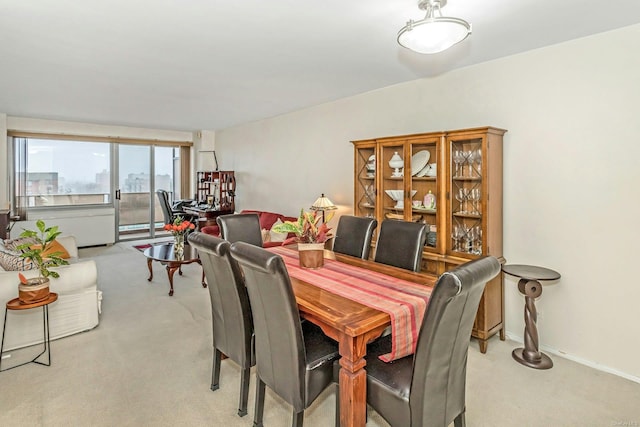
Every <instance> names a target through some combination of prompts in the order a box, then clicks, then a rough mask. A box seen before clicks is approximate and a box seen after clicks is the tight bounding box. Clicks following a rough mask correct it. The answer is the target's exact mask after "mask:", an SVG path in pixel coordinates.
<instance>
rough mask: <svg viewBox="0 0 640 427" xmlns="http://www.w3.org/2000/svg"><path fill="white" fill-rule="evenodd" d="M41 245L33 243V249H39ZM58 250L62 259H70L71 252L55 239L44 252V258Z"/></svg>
mask: <svg viewBox="0 0 640 427" xmlns="http://www.w3.org/2000/svg"><path fill="white" fill-rule="evenodd" d="M40 247H41V246H40V245H31V246H30V248H31V249H39V248H40ZM55 252H58V256H59V257H60V258H62V259H69V258H70V256H69V252H67V250H66V249H65V248H64V246H62V245H61V244H60V243H59V242H58V241H57V240H54V241H53V242H51V243H50V244H49V246H48V247H47V250H46V251H44V252H42V258H46V257H47V255H49V254H52V253H55Z"/></svg>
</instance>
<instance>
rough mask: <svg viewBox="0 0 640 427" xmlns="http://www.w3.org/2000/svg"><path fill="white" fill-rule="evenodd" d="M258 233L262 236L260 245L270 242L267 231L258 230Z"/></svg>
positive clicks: (269, 234)
mask: <svg viewBox="0 0 640 427" xmlns="http://www.w3.org/2000/svg"><path fill="white" fill-rule="evenodd" d="M260 233H261V234H262V243H266V242H270V241H271V233H270V231H269V230H260Z"/></svg>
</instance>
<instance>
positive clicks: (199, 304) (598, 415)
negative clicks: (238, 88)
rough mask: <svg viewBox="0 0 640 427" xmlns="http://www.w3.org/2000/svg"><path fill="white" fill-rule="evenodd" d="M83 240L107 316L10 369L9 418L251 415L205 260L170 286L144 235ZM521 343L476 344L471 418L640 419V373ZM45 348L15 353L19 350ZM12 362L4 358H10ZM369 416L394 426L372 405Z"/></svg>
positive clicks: (0, 417) (70, 422)
mask: <svg viewBox="0 0 640 427" xmlns="http://www.w3.org/2000/svg"><path fill="white" fill-rule="evenodd" d="M138 243H140V242H130V243H121V244H117V245H113V246H110V247H101V248H89V249H83V250H81V256H82V257H92V258H94V259H95V260H96V262H97V263H98V271H99V286H100V288H101V289H102V291H103V292H104V297H103V306H102V307H103V312H102V316H101V319H100V325H99V326H98V327H97V328H95V329H94V330H91V331H89V332H85V333H82V334H78V335H74V336H71V337H67V338H63V339H60V340H56V341H54V342H53V343H52V366H50V367H44V366H39V365H35V364H28V365H25V366H22V367H19V368H16V369H13V370H9V371H6V372H2V373H0V426H222V425H224V426H226V427H233V426H251V425H252V421H253V418H252V417H253V404H254V378H252V380H251V386H250V394H249V414H248V415H247V416H245V417H243V418H240V417H238V416H237V415H236V412H237V402H238V389H239V373H240V372H239V369H238V367H237V366H236V365H235V364H234V363H233V362H230V361H228V360H227V361H224V362H223V363H222V373H221V379H220V389H219V390H217V391H215V392H212V391H211V390H210V388H209V387H210V383H211V357H212V348H211V316H210V311H209V310H210V309H209V296H208V292H207V290H206V289H203V288H202V287H201V285H200V275H201V269H200V267H199V266H198V265H197V264H196V265H194V264H192V265H187V266H184V267H183V272H184V274H183V275H182V276H179V275H178V274H177V273H176V275H175V277H174V288H175V294H174V296H173V297H169V296H168V291H169V285H168V280H167V275H166V272H165V270H164V267H162V266H161V265H160V264H158V263H154V264H153V268H154V276H155V277H154V280H153V281H152V282H147V280H146V279H147V276H148V270H147V265H146V259H145V258H144V256H143V255H142V253H140V252H139V251H137V250H136V249H134V248H133V247H132V246H133V245H134V244H138ZM516 346H518V345H517V344H516V343H513V342H509V341H506V342H502V341H499V340H498V339H497V338H494V339H492V340H491V341H490V343H489V350H488V353H487V354H486V355H483V354H480V352H479V350H478V346H477V343H476V342H473V341H472V343H471V346H470V350H469V365H468V376H467V425H468V426H470V427H473V426H492V427H495V426H623V425H624V426H640V407H639V406H640V405H638V402H640V384H637V383H633V382H631V381H628V380H625V379H623V378H620V377H616V376H614V375H611V374H607V373H603V372H600V371H596V370H593V369H591V368H588V367H585V366H582V365H579V364H577V363H574V362H571V361H569V360H566V359H562V358H560V357H554V358H553V359H554V363H555V366H554V367H553V369H551V370H548V371H537V370H534V369H529V368H526V367H524V366H521V365H519V364H518V363H516V362H515V361H513V360H512V358H511V350H512V349H513V348H514V347H516ZM33 350H34V349H27V350H22V351H17V352H14V353H13V354H12V355H11V356H12V357H11V359H10V360H11V361H13V362H15V361H17V360H22V359H20V358H21V357H22V358H26V357H28V355H26V354H25V353H26V352H27V351H32V352H33ZM3 365H4V362H3ZM334 399H335V389H334V387H330V388H329V389H328V390H326V391H325V392H324V393H323V394H322V395H321V396H320V398H319V399H318V401H317V402H316V403H315V404H314V405H313V406H312V407H311V408H309V409H308V410H307V411H306V412H305V425H306V426H310V427H313V426H323V427H324V426H332V425H333V419H334V404H335V400H334ZM290 423H291V409H290V407H289V406H288V405H287V404H286V403H284V402H283V401H282V400H280V399H279V398H278V397H277V396H275V395H274V394H273V393H268V394H267V399H266V404H265V417H264V424H265V426H270V427H275V426H288V425H290ZM367 425H368V426H380V427H382V426H387V424H386V423H385V422H384V420H382V419H381V417H380V416H378V415H377V414H376V413H375V412H373V411H370V412H369V420H368V423H367Z"/></svg>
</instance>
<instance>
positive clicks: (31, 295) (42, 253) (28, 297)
mask: <svg viewBox="0 0 640 427" xmlns="http://www.w3.org/2000/svg"><path fill="white" fill-rule="evenodd" d="M36 227H37V228H38V230H37V231H35V230H24V231H23V232H22V233H21V234H20V237H22V238H27V239H29V242H26V243H23V244H21V245H19V246H18V247H17V249H18V250H19V251H22V253H21V254H20V256H21V257H22V258H26V259H29V260H31V262H32V263H33V264H34V265H35V267H36V269H37V270H38V274H39V275H38V277H34V278H32V279H26V278H25V277H24V276H23V275H22V274H19V275H18V276H19V277H20V285H19V286H18V293H19V297H20V301H21V302H23V303H25V304H31V303H34V302H38V301H43V300H45V299H47V298H49V277H55V278H58V277H60V274H59V273H58V272H57V271H55V270H50V268H51V267H58V266H60V265H67V264H69V262H68V261H67V260H66V259H63V258H61V257H60V256H61V255H63V252H60V251H53V252H52V247H53V245H54V243H53V242H54V240H55V239H56V237H58V236H59V235H60V234H61V232H60V231H59V230H58V226H57V225H54V226H53V227H47V226H46V225H45V223H44V221H42V220H40V219H39V220H38V221H36Z"/></svg>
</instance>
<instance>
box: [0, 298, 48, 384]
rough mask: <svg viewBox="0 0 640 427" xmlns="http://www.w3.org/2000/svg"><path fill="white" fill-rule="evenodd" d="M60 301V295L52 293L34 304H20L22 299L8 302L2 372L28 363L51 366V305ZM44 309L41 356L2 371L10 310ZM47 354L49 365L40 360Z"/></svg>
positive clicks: (5, 315)
mask: <svg viewBox="0 0 640 427" xmlns="http://www.w3.org/2000/svg"><path fill="white" fill-rule="evenodd" d="M57 299H58V294H56V293H55V292H51V293H50V294H49V298H47V299H45V300H43V301H38V302H34V303H31V304H23V303H22V302H20V298H14V299H12V300H11V301H9V302H7V310H6V311H5V312H4V326H3V328H2V342H1V343H0V372H2V371H8V370H9V369H13V368H17V367H18V366H22V365H26V364H27V363H37V364H38V365H44V366H51V341H50V339H49V304H51V303H52V302H54V301H56V300H57ZM36 307H42V328H43V335H44V336H43V343H44V348H43V350H42V352H41V353H40V354H38V355H37V356H36V357H34V358H33V359H31V360H29V361H28V362H24V363H21V364H19V365H15V366H12V367H10V368H7V369H2V351H3V350H4V335H5V333H6V332H7V312H8V311H9V310H28V309H30V308H36ZM45 353H47V363H44V362H40V361H39V360H38V359H39V358H40V356H42V355H43V354H45Z"/></svg>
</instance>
